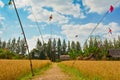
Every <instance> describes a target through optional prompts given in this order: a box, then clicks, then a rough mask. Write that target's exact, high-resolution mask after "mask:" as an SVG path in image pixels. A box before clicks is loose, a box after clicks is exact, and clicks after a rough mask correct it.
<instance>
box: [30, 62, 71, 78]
mask: <svg viewBox="0 0 120 80" xmlns="http://www.w3.org/2000/svg"><path fill="white" fill-rule="evenodd" d="M32 80H70V76H69V75H68V74H66V73H64V72H62V71H61V69H60V68H59V67H58V66H57V63H53V64H52V68H50V69H49V70H47V71H45V72H44V73H43V74H42V75H40V76H37V77H34V78H33V79H32Z"/></svg>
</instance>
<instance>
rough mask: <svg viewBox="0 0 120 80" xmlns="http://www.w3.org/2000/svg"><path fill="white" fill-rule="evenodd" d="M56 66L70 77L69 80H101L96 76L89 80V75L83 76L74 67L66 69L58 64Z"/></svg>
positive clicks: (66, 67)
mask: <svg viewBox="0 0 120 80" xmlns="http://www.w3.org/2000/svg"><path fill="white" fill-rule="evenodd" d="M58 66H59V67H60V68H61V69H62V71H63V72H65V73H67V74H69V75H70V76H71V80H101V79H100V77H98V76H94V77H92V78H91V77H90V76H89V75H83V74H82V73H81V72H80V71H79V70H78V69H76V68H74V67H68V66H66V65H64V64H61V63H60V64H58Z"/></svg>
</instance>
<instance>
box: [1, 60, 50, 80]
mask: <svg viewBox="0 0 120 80" xmlns="http://www.w3.org/2000/svg"><path fill="white" fill-rule="evenodd" d="M32 63H33V69H36V68H42V67H44V66H45V65H48V64H50V63H51V62H50V61H49V60H32ZM29 72H30V62H29V60H0V80H16V79H17V78H18V77H20V76H23V75H24V74H26V73H29Z"/></svg>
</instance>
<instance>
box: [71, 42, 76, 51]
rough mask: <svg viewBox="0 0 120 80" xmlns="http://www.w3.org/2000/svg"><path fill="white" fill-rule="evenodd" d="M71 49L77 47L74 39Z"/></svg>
mask: <svg viewBox="0 0 120 80" xmlns="http://www.w3.org/2000/svg"><path fill="white" fill-rule="evenodd" d="M71 49H76V45H75V42H74V41H72V43H71Z"/></svg>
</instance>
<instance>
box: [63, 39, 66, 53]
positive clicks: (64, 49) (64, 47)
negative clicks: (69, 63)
mask: <svg viewBox="0 0 120 80" xmlns="http://www.w3.org/2000/svg"><path fill="white" fill-rule="evenodd" d="M66 48H67V45H66V42H65V39H64V40H63V43H62V54H66Z"/></svg>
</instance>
